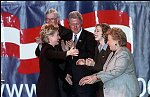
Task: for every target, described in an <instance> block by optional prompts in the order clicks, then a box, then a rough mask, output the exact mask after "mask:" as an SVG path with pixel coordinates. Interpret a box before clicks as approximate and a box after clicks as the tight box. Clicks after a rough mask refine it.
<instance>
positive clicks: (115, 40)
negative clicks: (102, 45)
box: [106, 27, 127, 51]
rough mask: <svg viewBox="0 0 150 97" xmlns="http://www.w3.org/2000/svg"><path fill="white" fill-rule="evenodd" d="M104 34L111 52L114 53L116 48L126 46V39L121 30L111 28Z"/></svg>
mask: <svg viewBox="0 0 150 97" xmlns="http://www.w3.org/2000/svg"><path fill="white" fill-rule="evenodd" d="M106 34H107V35H108V45H109V46H110V49H111V50H112V51H116V50H117V48H118V47H125V46H126V44H127V37H126V34H125V33H124V32H123V30H122V29H120V28H117V27H113V28H112V29H111V30H110V31H108V32H107V33H106Z"/></svg>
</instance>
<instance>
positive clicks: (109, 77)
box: [79, 28, 140, 97]
mask: <svg viewBox="0 0 150 97" xmlns="http://www.w3.org/2000/svg"><path fill="white" fill-rule="evenodd" d="M107 35H108V45H109V46H110V49H111V50H112V52H111V53H110V55H109V56H108V58H107V60H106V63H105V64H104V67H103V71H100V72H98V73H95V74H93V75H90V76H86V77H83V78H82V79H81V80H80V82H79V84H80V85H85V84H93V83H96V82H98V81H102V82H103V83H104V86H103V91H104V97H137V96H139V94H140V92H139V84H138V80H137V77H136V74H135V65H134V62H133V57H132V54H131V52H130V51H129V50H128V48H126V43H127V38H126V35H125V33H124V32H123V31H122V30H121V29H120V28H112V29H111V30H110V31H108V32H107ZM91 64H92V62H91Z"/></svg>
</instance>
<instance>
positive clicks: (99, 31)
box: [94, 23, 111, 43]
mask: <svg viewBox="0 0 150 97" xmlns="http://www.w3.org/2000/svg"><path fill="white" fill-rule="evenodd" d="M110 29H111V27H110V26H109V25H108V24H106V23H101V24H97V25H96V26H95V31H94V36H95V40H97V41H99V40H101V39H103V40H104V43H107V37H106V32H107V31H108V30H110Z"/></svg>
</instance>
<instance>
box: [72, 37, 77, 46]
mask: <svg viewBox="0 0 150 97" xmlns="http://www.w3.org/2000/svg"><path fill="white" fill-rule="evenodd" d="M73 42H74V44H75V45H76V44H77V35H76V34H75V35H74V41H73Z"/></svg>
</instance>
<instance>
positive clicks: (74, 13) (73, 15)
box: [68, 11, 83, 23]
mask: <svg viewBox="0 0 150 97" xmlns="http://www.w3.org/2000/svg"><path fill="white" fill-rule="evenodd" d="M72 18H73V19H79V20H80V22H81V23H82V21H83V18H82V15H81V13H80V12H78V11H72V12H70V13H69V15H68V19H69V21H70V19H72Z"/></svg>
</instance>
